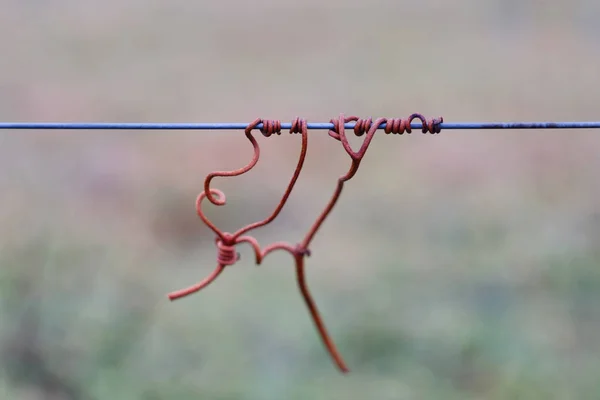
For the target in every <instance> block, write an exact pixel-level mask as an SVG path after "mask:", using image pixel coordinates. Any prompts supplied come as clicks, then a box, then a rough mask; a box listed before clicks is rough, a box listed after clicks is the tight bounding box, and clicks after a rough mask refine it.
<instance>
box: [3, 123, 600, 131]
mask: <svg viewBox="0 0 600 400" xmlns="http://www.w3.org/2000/svg"><path fill="white" fill-rule="evenodd" d="M354 125H355V123H354V122H350V123H347V124H345V125H344V126H345V128H346V129H353V128H354ZM247 126H248V124H247V123H243V122H232V123H229V122H216V123H210V122H208V123H152V122H149V123H143V122H142V123H138V122H0V129H5V130H6V129H22V130H25V129H55V130H237V129H239V130H244V129H246V127H247ZM385 126H386V124H383V125H381V126H380V128H379V129H384V128H385ZM439 126H440V128H441V129H442V130H446V129H600V121H589V122H585V121H583V122H581V121H580V122H450V123H448V122H443V123H441V124H440V125H439ZM421 127H422V125H421V123H419V122H416V123H412V124H411V128H412V129H415V130H419V129H421ZM256 128H257V129H262V123H261V124H258V126H256ZM290 128H291V123H289V122H288V123H281V129H290ZM307 129H316V130H330V129H333V124H332V123H328V122H327V123H321V122H313V123H308V124H307Z"/></svg>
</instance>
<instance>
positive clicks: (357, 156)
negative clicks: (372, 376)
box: [0, 113, 600, 373]
mask: <svg viewBox="0 0 600 400" xmlns="http://www.w3.org/2000/svg"><path fill="white" fill-rule="evenodd" d="M414 120H419V121H420V122H417V123H413V121H414ZM573 128H574V129H582V128H600V122H512V123H494V122H488V123H473V122H467V123H444V119H443V117H439V118H431V119H427V118H425V117H424V116H423V115H421V114H418V113H414V114H411V115H410V116H409V117H408V118H377V119H375V120H373V119H372V118H370V117H369V118H359V117H357V116H345V115H344V114H340V115H339V116H338V117H336V118H332V119H331V120H330V121H329V123H308V122H307V121H306V120H305V119H303V118H299V117H295V118H294V119H293V120H292V122H291V123H282V122H281V121H280V120H263V119H262V118H257V119H255V120H254V121H253V122H250V123H77V122H58V123H49V122H45V123H44V122H42V123H33V122H31V123H20V122H12V123H10V122H5V123H0V129H58V130H63V129H71V130H74V129H81V130H87V129H96V130H108V129H110V130H201V129H209V130H236V129H239V130H243V131H244V133H245V137H246V139H247V140H248V141H249V142H250V144H251V145H252V149H253V154H252V158H251V160H250V161H249V162H248V163H247V164H246V165H245V166H243V167H241V168H238V169H235V170H231V171H213V172H211V173H209V174H208V175H207V176H206V177H205V179H204V185H203V191H202V192H201V193H200V194H199V195H198V196H197V197H196V204H195V205H196V214H197V215H198V217H200V219H201V220H202V222H204V224H205V225H206V226H207V227H208V228H209V229H211V230H212V231H213V232H214V234H215V238H214V239H215V247H216V253H217V254H216V268H215V269H214V270H213V272H212V273H210V274H209V275H208V276H207V277H205V278H204V279H202V280H200V281H198V282H196V283H194V284H192V285H191V286H188V287H186V288H183V289H179V290H176V291H173V292H171V293H169V294H168V298H169V299H170V300H177V299H181V298H184V297H187V296H189V295H191V294H194V293H196V292H199V291H201V290H202V289H204V288H205V287H207V286H208V285H210V284H211V283H212V282H214V281H215V280H216V279H217V277H218V276H220V275H221V273H222V272H223V271H224V270H225V269H228V268H229V267H231V266H233V265H234V264H236V263H237V262H238V261H240V254H239V253H238V252H237V249H236V247H237V246H238V245H242V244H245V245H249V246H250V247H251V249H252V250H253V252H254V263H255V265H261V264H262V261H263V260H264V258H265V257H267V256H268V255H269V254H270V253H272V252H274V251H283V252H287V253H289V255H290V256H291V258H292V260H293V262H294V265H295V270H296V280H297V283H298V288H299V290H300V293H301V295H302V297H303V299H304V301H305V303H306V306H307V308H308V310H309V314H310V316H311V318H312V320H313V323H314V325H315V327H316V329H317V331H318V334H319V336H320V338H321V340H322V342H323V344H324V346H325V348H326V350H327V351H328V353H329V355H330V357H331V359H332V361H333V362H334V364H335V365H336V366H337V367H338V369H339V370H340V371H341V372H342V373H347V372H349V368H348V366H347V365H346V363H345V362H344V360H343V358H342V356H341V354H340V352H339V351H338V349H337V347H336V345H335V343H334V342H333V340H332V338H331V337H330V335H329V333H328V331H327V329H326V328H325V324H324V322H323V319H322V318H321V316H320V313H319V311H318V309H317V306H316V303H315V301H314V300H313V298H312V295H311V294H310V291H309V289H308V284H307V282H306V273H305V267H306V260H305V259H306V257H309V256H310V255H311V249H310V245H311V244H312V242H313V239H315V237H316V235H317V233H318V231H319V230H320V228H321V226H322V225H323V223H324V222H325V220H326V219H327V217H328V216H329V214H330V213H331V211H332V210H333V208H334V207H335V205H336V204H337V202H338V200H339V198H340V195H341V194H342V189H343V188H344V186H345V184H346V182H348V181H350V180H351V179H352V178H353V177H354V176H355V175H356V174H357V172H358V170H359V167H360V165H361V163H362V161H363V158H364V157H365V154H366V152H367V150H368V147H369V145H370V143H371V141H372V140H373V138H374V136H375V133H376V131H377V130H379V129H383V130H384V132H385V133H386V134H394V135H402V134H404V133H408V134H410V133H411V131H412V129H415V130H420V131H421V132H422V133H424V134H425V133H430V134H439V133H440V131H441V130H444V129H573ZM283 129H286V130H289V133H290V134H293V135H295V136H297V137H298V136H299V137H300V152H299V155H298V161H297V164H296V169H295V170H294V173H293V175H292V177H291V178H290V180H289V182H288V185H287V188H286V189H285V192H284V193H283V195H282V197H281V198H280V200H279V201H278V203H277V205H276V206H275V209H274V211H272V213H271V214H270V215H269V216H268V217H266V218H264V219H262V220H258V221H255V222H252V223H250V224H247V225H245V226H242V227H241V228H239V229H238V230H236V231H234V232H226V231H223V230H221V229H220V228H219V227H217V225H216V224H214V223H213V222H212V221H211V220H210V219H209V218H208V217H207V216H206V215H205V213H204V211H203V208H202V204H203V203H205V202H204V200H206V201H208V202H210V203H212V204H213V205H215V206H224V205H225V204H226V196H225V193H223V192H222V191H221V190H219V189H216V188H214V187H212V186H211V182H212V180H213V179H214V178H219V177H220V178H231V177H236V176H239V175H243V174H245V173H247V172H249V171H250V170H251V169H252V168H253V167H254V166H255V165H256V164H257V163H258V161H259V158H260V145H259V142H258V141H257V140H256V138H255V137H254V135H253V131H255V130H258V131H260V133H262V135H263V136H264V137H265V138H268V137H271V136H273V135H280V134H281V133H282V132H281V131H282V130H283ZM309 129H322V130H327V131H328V135H329V136H330V137H331V138H332V139H334V140H336V141H337V142H339V143H340V145H341V147H342V148H343V150H344V151H345V152H346V153H347V155H348V156H349V158H350V160H349V161H350V162H349V166H348V169H347V170H346V171H347V172H346V173H345V174H344V175H341V176H339V178H338V179H337V182H336V184H335V186H334V190H333V193H332V195H331V197H330V199H329V201H328V202H327V203H326V205H325V207H324V209H323V210H322V211H321V213H320V214H318V216H317V217H316V219H315V220H314V222H313V223H312V225H311V227H310V228H309V230H308V232H306V234H305V236H304V238H303V239H302V240H300V241H299V242H296V243H295V244H294V243H288V242H282V241H277V242H274V243H271V244H268V245H266V246H261V245H260V244H259V242H258V240H257V239H256V238H255V237H253V236H252V235H251V231H253V230H255V229H257V228H261V227H264V226H266V225H269V224H270V223H271V222H272V221H273V220H275V219H276V218H277V216H278V215H279V213H280V212H281V210H282V209H283V207H284V206H285V204H286V203H287V200H288V198H289V196H290V194H291V192H292V190H293V189H294V186H295V184H296V181H297V180H298V178H299V176H300V173H301V171H302V169H303V166H304V161H305V158H306V154H307V150H308V130H309ZM346 129H348V130H351V132H352V133H354V135H356V136H364V140H363V142H362V144H361V145H360V147H359V149H358V150H354V149H353V148H352V146H351V145H350V143H349V141H348V137H347V133H346Z"/></svg>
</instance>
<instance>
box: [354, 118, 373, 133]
mask: <svg viewBox="0 0 600 400" xmlns="http://www.w3.org/2000/svg"><path fill="white" fill-rule="evenodd" d="M372 122H373V118H371V117H369V118H359V119H358V120H357V121H356V125H354V134H355V135H356V136H358V137H360V136H362V135H364V134H365V133H367V132H368V131H369V129H371V123H372Z"/></svg>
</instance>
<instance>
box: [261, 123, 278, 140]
mask: <svg viewBox="0 0 600 400" xmlns="http://www.w3.org/2000/svg"><path fill="white" fill-rule="evenodd" d="M262 124H263V126H262V128H260V132H261V133H262V134H263V136H264V137H269V136H271V135H273V134H276V135H281V121H279V120H274V119H271V120H269V119H267V120H263V121H262Z"/></svg>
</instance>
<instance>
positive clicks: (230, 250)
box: [168, 114, 443, 373]
mask: <svg viewBox="0 0 600 400" xmlns="http://www.w3.org/2000/svg"><path fill="white" fill-rule="evenodd" d="M415 119H418V120H419V121H420V122H421V132H422V133H432V134H437V133H439V132H440V124H441V123H442V122H443V118H441V117H440V118H437V119H431V120H427V119H426V118H425V117H423V116H422V115H421V114H412V115H411V116H410V117H408V118H407V119H400V118H395V119H387V118H378V119H376V120H375V121H374V122H373V121H372V119H371V118H367V119H360V118H358V117H355V116H350V117H344V115H343V114H341V115H340V116H339V117H338V118H337V119H332V120H331V121H330V123H331V124H332V129H330V130H329V132H328V133H329V136H331V137H332V138H334V139H336V140H338V141H340V142H341V143H342V146H343V147H344V149H345V150H346V152H347V153H348V155H349V156H350V159H351V164H350V168H349V169H348V171H347V172H346V174H344V175H342V176H341V177H340V178H339V179H338V181H337V185H336V188H335V190H334V192H333V195H332V197H331V199H330V200H329V202H328V203H327V205H326V206H325V209H324V210H323V211H322V212H321V214H320V215H319V216H318V217H317V219H316V220H315V222H314V223H313V225H312V226H311V227H310V229H309V230H308V233H307V234H306V236H305V237H304V239H303V240H302V241H301V242H300V243H298V244H295V245H293V244H290V243H286V242H275V243H272V244H270V245H268V246H266V247H265V248H264V249H262V250H261V247H260V245H259V243H258V241H257V240H256V239H255V238H254V237H252V236H249V235H248V233H249V232H250V231H251V230H253V229H256V228H259V227H262V226H265V225H267V224H269V223H270V222H272V221H273V220H274V219H275V218H277V216H278V215H279V213H280V212H281V210H282V209H283V207H284V205H285V203H286V202H287V200H288V198H289V196H290V194H291V192H292V189H293V188H294V185H295V184H296V181H297V180H298V177H299V176H300V172H301V170H302V167H303V165H304V160H305V158H306V152H307V148H308V129H307V122H306V120H304V119H300V118H298V117H296V118H295V119H294V120H293V121H292V123H291V125H290V133H295V134H300V135H301V137H302V145H301V149H300V155H299V157H298V163H297V165H296V169H295V170H294V173H293V175H292V178H291V179H290V181H289V183H288V186H287V189H286V190H285V192H284V194H283V196H282V197H281V200H280V201H279V203H278V204H277V206H276V207H275V210H274V211H273V213H272V214H271V215H270V216H269V217H267V218H265V219H264V220H262V221H257V222H254V223H251V224H249V225H246V226H244V227H242V228H240V229H239V230H237V231H236V232H234V233H229V232H223V231H221V230H220V229H219V228H217V227H216V226H215V225H214V224H213V223H212V222H211V221H210V220H209V219H208V218H207V217H206V215H205V214H204V212H203V211H202V201H203V200H204V199H205V198H206V199H208V201H210V202H211V203H212V204H214V205H216V206H223V205H225V203H226V198H225V194H224V193H223V192H222V191H220V190H219V189H215V188H211V187H210V183H211V181H212V180H213V179H214V178H216V177H234V176H239V175H242V174H244V173H246V172H248V171H250V170H251V169H252V168H253V167H254V166H255V165H256V163H257V162H258V160H259V157H260V148H259V145H258V142H257V141H256V139H255V138H254V136H253V135H252V131H253V130H254V129H257V127H258V126H259V125H260V128H259V129H260V132H261V133H262V134H263V136H265V137H269V136H271V135H273V134H277V135H280V134H281V126H282V124H281V121H277V120H263V119H261V118H257V119H255V120H254V121H253V122H252V123H250V124H249V125H248V126H247V127H246V129H245V134H246V138H247V139H248V140H249V141H250V143H251V144H252V147H253V149H254V154H253V157H252V159H251V160H250V162H249V163H248V164H247V165H246V166H245V167H242V168H240V169H236V170H233V171H215V172H212V173H210V174H208V175H207V176H206V178H205V180H204V190H203V191H202V193H200V194H199V195H198V197H197V199H196V212H197V214H198V216H199V217H200V219H202V221H203V222H204V223H205V224H206V225H207V226H208V227H209V228H210V229H212V230H213V232H215V234H216V237H215V243H216V247H217V266H216V268H215V270H214V271H213V272H212V273H211V274H210V275H209V276H207V277H206V278H204V279H203V280H202V281H200V282H199V283H197V284H195V285H193V286H190V287H188V288H185V289H181V290H178V291H175V292H172V293H170V294H169V295H168V297H169V299H171V300H176V299H180V298H182V297H185V296H189V295H190V294H192V293H195V292H198V291H199V290H201V289H203V288H205V287H206V286H208V285H209V284H210V283H212V282H213V281H214V280H215V279H216V278H217V277H218V276H219V275H220V274H221V273H222V272H223V270H224V269H225V267H227V266H230V265H233V264H235V262H236V261H238V260H239V253H238V252H236V250H235V246H236V245H238V244H240V243H248V244H250V246H252V248H253V249H254V253H255V256H256V260H255V262H256V264H257V265H260V264H261V262H262V261H263V259H264V258H265V257H266V256H267V255H268V254H269V253H271V252H273V251H275V250H283V251H286V252H288V253H290V255H291V256H292V257H293V259H294V262H295V266H296V278H297V282H298V287H299V289H300V292H301V294H302V297H303V298H304V301H305V302H306V305H307V307H308V310H309V312H310V315H311V317H312V319H313V322H314V324H315V326H316V328H317V331H318V332H319V335H320V337H321V339H322V341H323V344H324V345H325V348H326V349H327V351H328V352H329V354H330V356H331V358H332V359H333V361H334V362H335V364H336V366H337V367H338V368H339V369H340V371H342V372H343V373H347V372H349V369H348V367H347V366H346V363H345V362H344V360H343V359H342V356H341V355H340V353H339V352H338V350H337V347H336V346H335V343H334V342H333V340H332V339H331V337H330V336H329V334H328V332H327V329H326V328H325V324H324V323H323V320H322V318H321V316H320V314H319V311H318V309H317V305H316V304H315V301H314V300H313V298H312V296H311V294H310V291H309V290H308V286H307V284H306V278H305V273H304V266H305V262H304V258H305V257H306V256H310V250H309V247H310V243H311V242H312V240H313V239H314V237H315V235H316V233H317V231H318V230H319V228H320V227H321V225H322V224H323V222H325V219H326V218H327V216H329V214H330V213H331V211H332V210H333V207H334V206H335V204H336V203H337V201H338V199H339V197H340V195H341V193H342V189H343V187H344V183H345V182H347V181H348V180H350V179H352V177H353V176H354V175H355V174H356V172H357V171H358V168H359V166H360V163H361V161H362V159H363V157H364V156H365V154H366V152H367V149H368V147H369V144H370V143H371V140H372V139H373V136H374V135H375V132H376V131H377V130H378V129H380V128H381V127H382V126H383V125H385V128H384V131H385V133H386V134H403V133H405V132H407V133H410V132H411V123H412V121H413V120H415ZM349 122H355V124H354V127H353V130H354V134H355V135H356V136H363V135H366V136H365V140H364V141H363V143H362V145H361V147H360V149H359V150H358V151H354V150H353V149H352V148H351V147H350V144H349V142H348V139H347V137H346V130H345V126H346V124H347V123H349Z"/></svg>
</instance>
